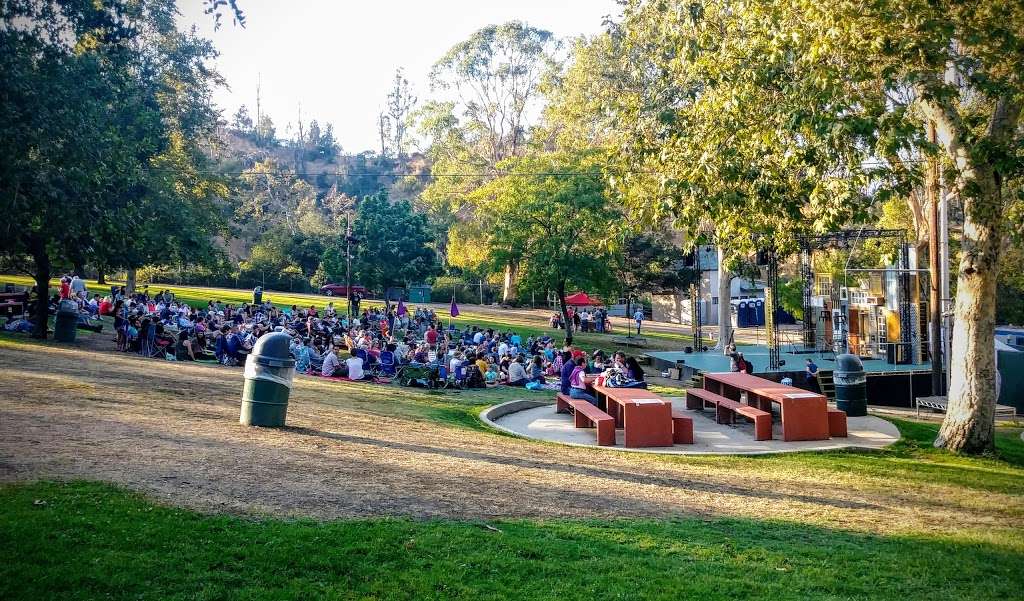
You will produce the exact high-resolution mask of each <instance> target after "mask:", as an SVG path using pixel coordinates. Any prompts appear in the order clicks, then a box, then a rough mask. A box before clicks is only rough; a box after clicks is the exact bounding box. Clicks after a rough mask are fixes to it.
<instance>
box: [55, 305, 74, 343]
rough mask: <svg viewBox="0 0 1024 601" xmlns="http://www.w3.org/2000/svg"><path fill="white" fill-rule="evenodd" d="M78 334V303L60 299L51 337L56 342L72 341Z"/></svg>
mask: <svg viewBox="0 0 1024 601" xmlns="http://www.w3.org/2000/svg"><path fill="white" fill-rule="evenodd" d="M77 334H78V305H77V304H76V303H75V301H71V300H62V301H60V305H59V306H58V307H57V319H56V320H55V321H54V324H53V339H54V340H56V341H57V342H74V341H75V337H76V336H77Z"/></svg>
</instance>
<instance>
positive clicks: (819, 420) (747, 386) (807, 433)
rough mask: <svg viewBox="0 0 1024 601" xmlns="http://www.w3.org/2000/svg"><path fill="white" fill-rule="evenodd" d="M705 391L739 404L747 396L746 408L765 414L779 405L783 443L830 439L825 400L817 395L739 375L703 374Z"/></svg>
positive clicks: (826, 401)
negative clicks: (747, 406) (750, 407)
mask: <svg viewBox="0 0 1024 601" xmlns="http://www.w3.org/2000/svg"><path fill="white" fill-rule="evenodd" d="M704 389H705V390H710V391H711V392H714V393H716V394H719V395H721V396H724V397H726V398H729V399H732V400H734V401H741V402H742V394H741V393H743V392H746V393H747V395H746V396H747V399H746V402H747V404H748V405H751V406H754V407H757V408H758V409H761V410H763V411H768V412H771V410H772V404H773V403H778V404H779V406H780V416H781V420H782V439H783V440H785V441H793V440H827V439H828V438H829V424H828V400H827V399H826V398H825V397H824V396H823V395H820V394H818V393H816V392H808V391H806V390H803V389H800V388H795V387H793V386H786V385H785V384H779V383H778V382H772V381H771V380H766V379H764V378H759V377H757V376H752V375H750V374H744V373H739V372H724V373H705V374H704Z"/></svg>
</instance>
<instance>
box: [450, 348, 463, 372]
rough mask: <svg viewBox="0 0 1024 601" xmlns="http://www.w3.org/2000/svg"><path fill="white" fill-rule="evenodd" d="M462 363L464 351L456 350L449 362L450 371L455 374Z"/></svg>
mask: <svg viewBox="0 0 1024 601" xmlns="http://www.w3.org/2000/svg"><path fill="white" fill-rule="evenodd" d="M460 365H462V353H459V352H456V353H455V354H454V355H452V360H451V361H449V362H448V372H449V373H452V374H454V373H455V370H456V369H458V368H459V366H460Z"/></svg>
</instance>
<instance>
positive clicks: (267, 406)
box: [238, 332, 295, 427]
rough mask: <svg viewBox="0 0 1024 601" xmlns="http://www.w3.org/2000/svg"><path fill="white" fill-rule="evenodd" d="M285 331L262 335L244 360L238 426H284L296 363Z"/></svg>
mask: <svg viewBox="0 0 1024 601" xmlns="http://www.w3.org/2000/svg"><path fill="white" fill-rule="evenodd" d="M290 341H291V339H290V338H289V337H288V334H285V333H284V332H275V333H273V334H264V335H263V336H261V337H260V339H259V340H257V341H256V346H254V347H253V349H252V352H251V353H249V357H248V358H247V359H246V360H245V371H244V372H243V375H244V376H245V385H244V386H243V388H242V412H241V415H240V416H239V418H238V421H239V423H241V424H242V425H245V426H268V427H277V426H283V425H284V422H285V416H286V414H287V413H288V395H289V394H290V393H291V390H292V376H293V375H294V374H295V360H294V359H292V358H291V355H290V354H289V352H288V343H289V342H290Z"/></svg>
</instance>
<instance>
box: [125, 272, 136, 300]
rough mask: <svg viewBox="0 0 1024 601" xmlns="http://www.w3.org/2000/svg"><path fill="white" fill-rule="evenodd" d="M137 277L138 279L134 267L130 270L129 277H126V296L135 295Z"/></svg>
mask: <svg viewBox="0 0 1024 601" xmlns="http://www.w3.org/2000/svg"><path fill="white" fill-rule="evenodd" d="M135 277H136V270H135V268H134V267H133V268H132V269H129V270H128V275H127V276H125V282H124V287H125V296H131V295H133V294H135Z"/></svg>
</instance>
